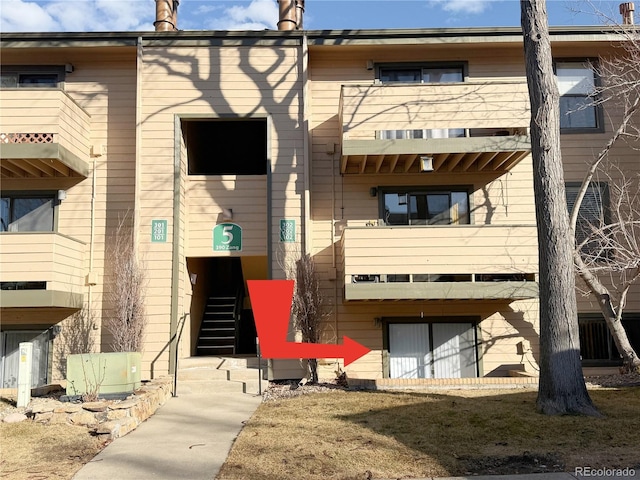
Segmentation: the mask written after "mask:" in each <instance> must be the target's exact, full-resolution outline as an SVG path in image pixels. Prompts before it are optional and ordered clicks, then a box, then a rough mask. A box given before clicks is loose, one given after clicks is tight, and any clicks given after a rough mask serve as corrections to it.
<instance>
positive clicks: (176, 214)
mask: <svg viewBox="0 0 640 480" xmlns="http://www.w3.org/2000/svg"><path fill="white" fill-rule="evenodd" d="M173 135H174V143H173V158H174V161H173V162H174V163H173V231H172V237H173V238H172V255H171V318H170V325H169V339H170V340H169V343H170V346H169V373H170V374H172V375H174V378H175V375H177V371H176V370H177V368H176V367H177V362H176V361H175V359H176V352H177V349H178V345H177V344H176V342H172V341H171V339H173V338H174V336H175V335H176V333H177V331H178V302H179V292H180V246H181V245H180V222H181V212H180V197H181V195H182V186H181V181H182V179H181V171H180V166H181V162H182V156H181V151H182V149H181V143H180V140H181V119H180V117H179V116H178V115H176V116H175V117H174V127H173Z"/></svg>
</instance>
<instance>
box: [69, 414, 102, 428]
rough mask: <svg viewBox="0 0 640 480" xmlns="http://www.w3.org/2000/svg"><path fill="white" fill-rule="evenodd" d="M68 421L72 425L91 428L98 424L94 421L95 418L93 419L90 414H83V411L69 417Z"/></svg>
mask: <svg viewBox="0 0 640 480" xmlns="http://www.w3.org/2000/svg"><path fill="white" fill-rule="evenodd" d="M69 421H70V422H71V423H72V424H73V425H86V426H91V425H95V424H96V423H98V422H97V421H96V417H94V416H93V414H92V413H89V412H84V411H83V412H78V413H74V414H73V415H71V416H70V417H69Z"/></svg>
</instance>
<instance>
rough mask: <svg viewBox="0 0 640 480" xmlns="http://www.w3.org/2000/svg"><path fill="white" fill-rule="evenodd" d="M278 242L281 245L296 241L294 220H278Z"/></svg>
mask: <svg viewBox="0 0 640 480" xmlns="http://www.w3.org/2000/svg"><path fill="white" fill-rule="evenodd" d="M280 241H281V242H283V243H291V242H295V241H296V221H295V220H286V219H281V220H280Z"/></svg>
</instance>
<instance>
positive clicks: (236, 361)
mask: <svg viewBox="0 0 640 480" xmlns="http://www.w3.org/2000/svg"><path fill="white" fill-rule="evenodd" d="M262 363H263V370H262V381H261V382H260V381H259V379H258V375H259V371H258V368H257V366H258V359H257V358H255V357H237V358H236V357H234V358H229V357H190V358H184V359H179V360H178V394H180V391H181V389H182V391H184V392H191V393H206V392H207V391H211V392H215V391H216V389H218V390H219V391H225V392H226V391H228V392H234V391H238V392H243V393H247V394H257V393H258V390H259V388H260V387H262V389H265V388H266V387H267V385H268V382H267V380H266V378H267V362H266V360H265V361H263V362H262ZM251 365H255V368H252V367H251Z"/></svg>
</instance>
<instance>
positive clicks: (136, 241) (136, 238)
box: [133, 37, 143, 258]
mask: <svg viewBox="0 0 640 480" xmlns="http://www.w3.org/2000/svg"><path fill="white" fill-rule="evenodd" d="M142 54H143V50H142V37H138V44H137V52H136V147H135V148H136V154H135V168H136V171H135V178H134V186H133V248H134V255H135V256H136V258H138V248H139V245H140V215H141V213H140V212H141V208H140V195H141V189H142V185H141V184H142V172H141V170H142V169H141V163H142V158H141V157H142V155H141V154H140V150H141V148H142V61H143V59H142Z"/></svg>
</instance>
